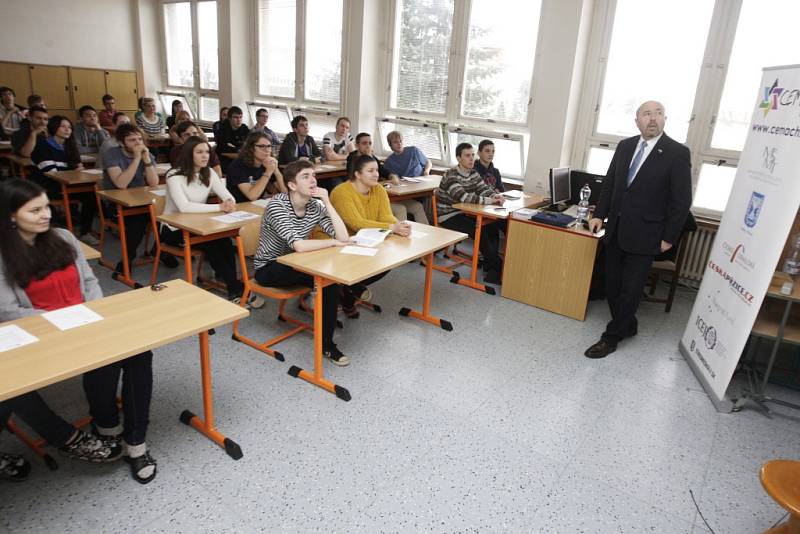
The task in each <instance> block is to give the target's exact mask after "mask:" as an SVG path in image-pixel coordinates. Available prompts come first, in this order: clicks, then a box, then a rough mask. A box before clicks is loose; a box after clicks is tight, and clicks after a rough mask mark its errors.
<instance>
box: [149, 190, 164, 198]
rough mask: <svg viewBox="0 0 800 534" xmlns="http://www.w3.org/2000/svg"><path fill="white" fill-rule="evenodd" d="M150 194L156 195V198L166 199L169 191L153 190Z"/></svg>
mask: <svg viewBox="0 0 800 534" xmlns="http://www.w3.org/2000/svg"><path fill="white" fill-rule="evenodd" d="M150 193H151V194H153V195H155V196H157V197H165V196H167V190H166V189H153V190H151V191H150Z"/></svg>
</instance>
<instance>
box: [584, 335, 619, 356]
mask: <svg viewBox="0 0 800 534" xmlns="http://www.w3.org/2000/svg"><path fill="white" fill-rule="evenodd" d="M615 350H617V345H616V344H612V343H609V342H608V341H606V340H605V339H601V340H600V341H598V342H597V343H595V344H594V345H592V346H591V347H589V348H588V349H586V352H584V353H583V355H584V356H586V357H587V358H592V359H599V358H605V357H606V356H608V355H609V354H611V353H612V352H614V351H615Z"/></svg>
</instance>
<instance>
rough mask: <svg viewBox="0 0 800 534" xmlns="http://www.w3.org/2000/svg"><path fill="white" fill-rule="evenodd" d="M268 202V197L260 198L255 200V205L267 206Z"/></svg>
mask: <svg viewBox="0 0 800 534" xmlns="http://www.w3.org/2000/svg"><path fill="white" fill-rule="evenodd" d="M267 202H269V199H268V198H260V199H258V200H254V201H253V206H258V207H260V208H266V207H267Z"/></svg>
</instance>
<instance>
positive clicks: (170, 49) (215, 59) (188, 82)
mask: <svg viewBox="0 0 800 534" xmlns="http://www.w3.org/2000/svg"><path fill="white" fill-rule="evenodd" d="M163 14H164V19H163V21H164V45H165V46H164V49H165V54H166V64H167V80H166V82H167V85H168V86H169V87H172V88H181V89H186V91H184V92H183V94H182V95H181V96H184V97H185V99H186V100H188V104H189V105H188V106H185V107H187V109H190V110H191V113H192V115H193V116H196V117H198V118H199V120H201V121H204V122H213V121H216V120H217V119H218V117H219V94H218V91H219V54H218V51H217V2H216V1H215V0H191V1H188V2H186V1H184V2H165V3H164V11H163ZM162 105H163V104H162ZM165 111H166V113H170V111H171V108H170V107H169V106H167V107H166V108H165Z"/></svg>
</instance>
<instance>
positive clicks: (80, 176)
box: [47, 169, 103, 232]
mask: <svg viewBox="0 0 800 534" xmlns="http://www.w3.org/2000/svg"><path fill="white" fill-rule="evenodd" d="M47 176H49V177H50V178H52V179H53V180H55V181H56V182H58V183H59V184H60V185H61V202H62V203H63V205H64V214H65V217H66V218H67V229H68V230H69V231H70V232H72V213H70V209H69V195H70V194H76V193H94V191H95V188H96V185H97V183H98V182H100V181H102V180H103V173H102V172H97V169H92V170H91V171H88V172H87V171H86V170H78V169H75V170H72V171H52V172H48V173H47Z"/></svg>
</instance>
